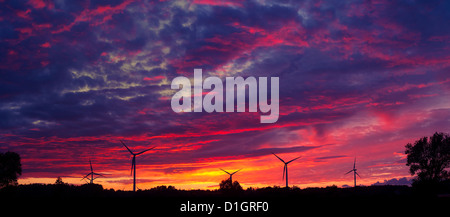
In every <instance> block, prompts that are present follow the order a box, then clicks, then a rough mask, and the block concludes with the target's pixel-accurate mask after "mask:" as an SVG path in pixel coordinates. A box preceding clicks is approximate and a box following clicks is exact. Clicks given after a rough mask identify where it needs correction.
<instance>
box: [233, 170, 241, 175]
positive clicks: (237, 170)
mask: <svg viewBox="0 0 450 217" xmlns="http://www.w3.org/2000/svg"><path fill="white" fill-rule="evenodd" d="M241 170H242V169H238V170H236V171H234V173H231V175H234V174H235V173H237V172H239V171H241Z"/></svg>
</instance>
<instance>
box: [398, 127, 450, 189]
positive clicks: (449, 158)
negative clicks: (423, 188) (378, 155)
mask: <svg viewBox="0 0 450 217" xmlns="http://www.w3.org/2000/svg"><path fill="white" fill-rule="evenodd" d="M405 147H406V151H405V154H407V163H406V165H407V166H409V172H410V173H411V175H417V179H416V180H415V182H416V183H430V184H431V183H439V182H441V181H444V180H446V179H448V178H449V172H448V171H446V170H445V169H446V168H448V167H449V165H450V137H449V135H447V134H444V133H438V132H436V133H435V134H434V135H433V136H432V137H430V138H428V137H423V138H421V139H419V140H417V141H416V142H415V143H414V145H413V144H411V143H408V144H407V145H406V146H405Z"/></svg>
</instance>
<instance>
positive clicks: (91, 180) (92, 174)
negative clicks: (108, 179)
mask: <svg viewBox="0 0 450 217" xmlns="http://www.w3.org/2000/svg"><path fill="white" fill-rule="evenodd" d="M89 165H90V166H91V172H90V173H88V174H87V175H86V176H84V177H83V178H82V179H81V180H83V179H87V180H89V183H90V184H94V179H96V178H98V177H95V178H94V175H96V176H103V175H102V174H100V173H94V169H93V168H92V163H91V159H89ZM89 176H91V178H89ZM103 177H105V176H103Z"/></svg>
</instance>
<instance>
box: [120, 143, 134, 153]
mask: <svg viewBox="0 0 450 217" xmlns="http://www.w3.org/2000/svg"><path fill="white" fill-rule="evenodd" d="M120 142H121V143H122V145H123V146H125V148H127V150H128V151H129V152H130V153H131V154H132V155H134V153H133V152H132V151H131V150H130V149H129V148H128V146H127V145H125V143H123V141H122V140H120Z"/></svg>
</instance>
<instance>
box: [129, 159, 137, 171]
mask: <svg viewBox="0 0 450 217" xmlns="http://www.w3.org/2000/svg"><path fill="white" fill-rule="evenodd" d="M135 164H136V158H135V156H133V159H132V160H131V174H130V176H131V175H133V169H134V167H135V166H136V165H135Z"/></svg>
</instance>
